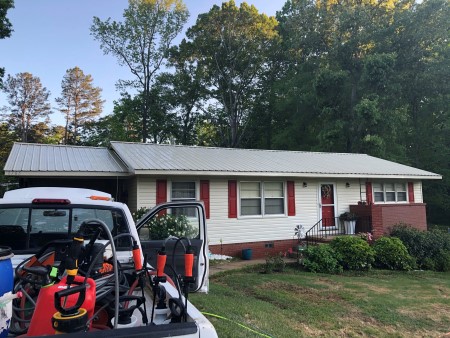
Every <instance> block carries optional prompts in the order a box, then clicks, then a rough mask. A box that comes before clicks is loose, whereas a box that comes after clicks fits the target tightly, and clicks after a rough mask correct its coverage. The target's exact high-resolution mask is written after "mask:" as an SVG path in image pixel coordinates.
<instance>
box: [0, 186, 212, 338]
mask: <svg viewBox="0 0 450 338" xmlns="http://www.w3.org/2000/svg"><path fill="white" fill-rule="evenodd" d="M5 247H10V248H11V249H12V253H13V256H12V258H11V265H12V266H13V268H14V280H13V281H12V283H13V289H12V290H11V292H10V293H9V292H8V293H5V294H4V295H1V294H0V300H1V298H2V297H3V300H7V299H11V300H10V301H9V302H8V301H5V302H3V303H2V306H3V307H4V309H3V310H5V309H7V310H8V311H9V312H10V314H11V316H10V318H7V321H8V323H7V324H8V326H9V333H8V336H9V337H14V336H22V335H25V336H30V337H31V336H44V335H51V334H55V333H65V334H69V335H70V336H80V337H86V336H89V337H91V336H92V337H96V336H98V337H106V336H108V337H169V336H170V337H202V338H205V337H206V338H214V337H217V334H216V331H215V329H214V327H213V326H212V324H211V323H210V322H209V321H208V319H206V318H205V317H204V316H203V314H202V313H201V312H200V311H199V310H198V309H197V308H195V306H194V305H192V304H191V303H190V302H189V300H188V294H189V293H190V292H196V291H200V292H207V289H208V255H207V253H208V243H207V240H206V218H205V211H204V207H203V204H202V203H201V202H168V203H164V204H161V205H157V206H156V207H154V208H153V209H151V210H150V211H149V212H148V213H146V214H145V215H144V216H143V217H142V218H141V219H140V220H139V221H137V222H136V224H135V222H134V221H133V218H132V215H131V213H130V211H129V209H128V207H127V206H126V205H125V204H123V203H119V202H114V201H113V200H112V198H111V195H109V194H107V193H104V192H100V191H96V190H89V189H77V188H24V189H18V190H13V191H8V192H6V193H5V195H4V198H3V199H0V248H5ZM1 278H2V279H3V282H2V283H4V284H7V283H8V282H5V278H4V276H1ZM8 297H9V298H8ZM8 306H9V308H8ZM0 310H1V309H0ZM8 311H6V312H5V311H3V312H4V313H7V312H8ZM5 318H6V317H4V318H3V319H2V321H4V320H6V319H5ZM3 324H4V323H3ZM3 326H4V325H3Z"/></svg>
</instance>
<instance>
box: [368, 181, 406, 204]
mask: <svg viewBox="0 0 450 338" xmlns="http://www.w3.org/2000/svg"><path fill="white" fill-rule="evenodd" d="M372 186H373V197H374V201H375V203H377V202H378V203H383V202H385V203H398V202H406V201H407V195H406V184H405V183H374V184H373V185H372Z"/></svg>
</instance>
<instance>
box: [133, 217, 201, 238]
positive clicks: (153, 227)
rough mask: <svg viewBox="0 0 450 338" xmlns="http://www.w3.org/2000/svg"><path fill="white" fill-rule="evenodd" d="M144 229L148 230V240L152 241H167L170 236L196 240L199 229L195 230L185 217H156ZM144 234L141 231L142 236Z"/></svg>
mask: <svg viewBox="0 0 450 338" xmlns="http://www.w3.org/2000/svg"><path fill="white" fill-rule="evenodd" d="M144 229H148V238H149V239H151V240H161V239H166V238H167V237H169V236H175V237H178V238H180V237H186V238H195V237H197V235H198V229H195V228H194V227H193V226H192V224H191V223H190V222H189V220H188V219H187V218H186V216H184V215H172V214H166V215H161V216H156V217H155V218H153V219H152V220H151V221H150V222H149V223H148V224H146V225H145V227H144ZM142 232H143V231H142V229H141V234H142Z"/></svg>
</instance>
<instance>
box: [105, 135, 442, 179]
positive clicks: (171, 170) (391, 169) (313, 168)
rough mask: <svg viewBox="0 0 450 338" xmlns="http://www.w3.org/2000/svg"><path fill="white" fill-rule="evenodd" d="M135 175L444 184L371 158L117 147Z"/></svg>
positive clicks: (425, 174)
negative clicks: (398, 180)
mask: <svg viewBox="0 0 450 338" xmlns="http://www.w3.org/2000/svg"><path fill="white" fill-rule="evenodd" d="M111 147H112V149H113V150H114V151H115V152H116V153H117V155H118V156H119V157H120V158H121V159H122V160H123V161H124V162H125V163H126V165H127V166H128V168H129V170H130V171H131V172H133V173H135V174H154V175H214V176H216V175H226V176H286V177H299V176H300V177H358V178H377V177H382V178H410V179H411V178H416V179H441V178H442V177H441V176H440V175H438V174H435V173H432V172H428V171H424V170H421V169H417V168H413V167H409V166H406V165H402V164H398V163H395V162H391V161H387V160H383V159H380V158H376V157H373V156H369V155H365V154H347V153H318V152H303V151H281V150H252V149H229V148H213V147H196V146H176V145H159V144H150V143H127V142H111Z"/></svg>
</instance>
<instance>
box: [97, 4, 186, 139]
mask: <svg viewBox="0 0 450 338" xmlns="http://www.w3.org/2000/svg"><path fill="white" fill-rule="evenodd" d="M123 16H124V19H125V21H124V22H116V21H111V19H110V18H109V19H107V20H106V21H101V20H100V19H99V18H98V17H94V22H93V25H92V26H91V34H92V35H93V36H94V39H95V40H98V41H100V47H101V48H102V49H103V51H104V53H105V54H112V55H114V56H115V57H117V58H118V60H119V63H120V64H121V65H126V66H127V67H128V68H129V69H130V71H131V73H132V74H133V76H134V79H133V80H131V81H126V80H120V81H119V86H120V87H130V86H131V87H134V88H136V89H138V91H139V93H140V94H141V95H142V98H143V100H142V107H141V115H142V141H143V142H147V141H148V137H149V119H150V109H151V104H152V103H151V100H152V98H151V88H152V85H153V82H154V77H155V75H156V73H157V71H158V70H159V69H160V67H161V64H162V62H163V61H164V60H165V59H166V56H167V51H168V49H169V48H170V44H171V42H172V40H173V39H174V38H175V37H176V36H177V35H178V34H179V33H180V32H181V29H182V27H183V25H184V24H185V23H186V21H187V18H188V11H187V9H186V6H185V5H184V4H183V2H182V1H181V0H129V5H128V8H127V9H125V11H124V14H123Z"/></svg>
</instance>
